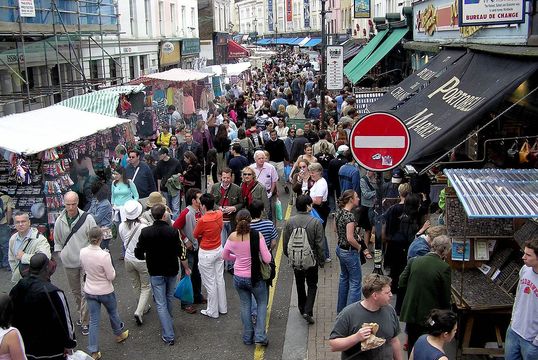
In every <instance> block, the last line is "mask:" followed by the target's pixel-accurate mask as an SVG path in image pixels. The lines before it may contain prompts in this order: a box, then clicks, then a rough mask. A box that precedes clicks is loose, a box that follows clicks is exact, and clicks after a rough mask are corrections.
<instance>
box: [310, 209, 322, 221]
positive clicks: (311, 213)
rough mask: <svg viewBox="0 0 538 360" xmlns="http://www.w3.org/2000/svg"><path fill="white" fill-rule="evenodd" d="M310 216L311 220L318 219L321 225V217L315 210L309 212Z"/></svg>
mask: <svg viewBox="0 0 538 360" xmlns="http://www.w3.org/2000/svg"><path fill="white" fill-rule="evenodd" d="M310 215H312V217H313V218H316V219H318V220H319V221H321V223H322V224H323V222H324V221H323V219H322V218H321V216H319V213H318V211H317V210H316V209H312V210H310Z"/></svg>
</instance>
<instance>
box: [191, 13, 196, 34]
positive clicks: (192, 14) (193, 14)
mask: <svg viewBox="0 0 538 360" xmlns="http://www.w3.org/2000/svg"><path fill="white" fill-rule="evenodd" d="M195 24H196V11H195V9H194V8H193V7H191V27H192V28H193V32H194V28H196V25H195Z"/></svg>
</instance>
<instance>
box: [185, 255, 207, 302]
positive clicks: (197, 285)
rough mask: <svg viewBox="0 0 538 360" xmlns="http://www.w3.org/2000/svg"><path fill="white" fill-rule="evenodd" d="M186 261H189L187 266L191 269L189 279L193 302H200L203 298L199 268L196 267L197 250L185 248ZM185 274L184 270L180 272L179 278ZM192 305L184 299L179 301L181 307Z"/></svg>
mask: <svg viewBox="0 0 538 360" xmlns="http://www.w3.org/2000/svg"><path fill="white" fill-rule="evenodd" d="M187 262H188V263H189V268H190V269H191V281H192V291H193V293H194V303H195V304H201V303H202V300H203V298H204V297H203V295H202V278H201V277H200V270H199V269H198V250H196V251H191V250H187ZM184 276H185V272H184V271H183V272H182V273H181V278H182V279H183V277H184ZM189 305H192V304H190V303H187V302H185V301H182V302H181V307H182V308H184V307H185V306H189Z"/></svg>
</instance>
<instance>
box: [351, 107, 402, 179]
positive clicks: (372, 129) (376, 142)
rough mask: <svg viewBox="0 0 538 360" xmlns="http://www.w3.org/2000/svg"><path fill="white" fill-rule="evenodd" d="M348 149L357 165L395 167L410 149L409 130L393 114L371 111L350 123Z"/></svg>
mask: <svg viewBox="0 0 538 360" xmlns="http://www.w3.org/2000/svg"><path fill="white" fill-rule="evenodd" d="M349 143H350V149H351V152H352V154H353V157H354V158H355V160H357V162H358V163H359V165H360V166H362V167H364V168H366V169H368V170H372V171H386V170H391V169H394V168H395V167H396V166H398V165H399V164H400V163H401V162H402V161H403V160H404V159H405V157H406V156H407V153H408V152H409V131H408V130H407V127H406V126H405V125H404V124H403V122H402V121H401V120H400V119H398V118H397V117H396V116H394V115H392V114H388V113H382V112H377V113H371V114H368V115H366V116H365V117H363V118H362V119H361V120H359V122H357V123H356V124H355V126H353V129H351V134H350V139H349Z"/></svg>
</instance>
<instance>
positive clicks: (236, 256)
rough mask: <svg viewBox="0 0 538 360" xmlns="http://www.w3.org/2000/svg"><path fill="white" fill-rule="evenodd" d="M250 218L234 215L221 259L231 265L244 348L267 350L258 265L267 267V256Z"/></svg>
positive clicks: (244, 212) (264, 300)
mask: <svg viewBox="0 0 538 360" xmlns="http://www.w3.org/2000/svg"><path fill="white" fill-rule="evenodd" d="M251 221H252V218H251V216H250V213H249V211H248V210H246V209H243V210H240V211H239V212H238V213H237V216H236V222H237V226H236V228H235V231H234V232H233V233H231V234H230V236H229V237H228V240H227V241H226V244H225V245H224V250H223V252H222V258H223V259H224V260H226V261H235V264H234V287H235V289H236V290H237V293H238V294H239V300H240V309H241V310H240V311H241V321H242V322H243V343H244V344H245V345H252V344H253V343H256V344H257V345H261V346H267V344H268V343H269V341H268V340H267V334H266V332H265V318H266V314H267V300H268V291H267V289H268V288H267V285H266V283H265V281H264V280H263V278H262V275H261V270H260V267H261V262H263V263H264V264H269V262H270V261H271V253H270V252H269V250H268V249H267V245H266V244H265V239H264V237H263V235H262V234H261V233H260V232H258V231H255V230H252V229H251V228H250V222H251ZM252 296H254V298H255V299H256V303H257V314H258V316H257V320H256V324H255V325H254V324H253V322H252V317H251V304H252Z"/></svg>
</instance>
